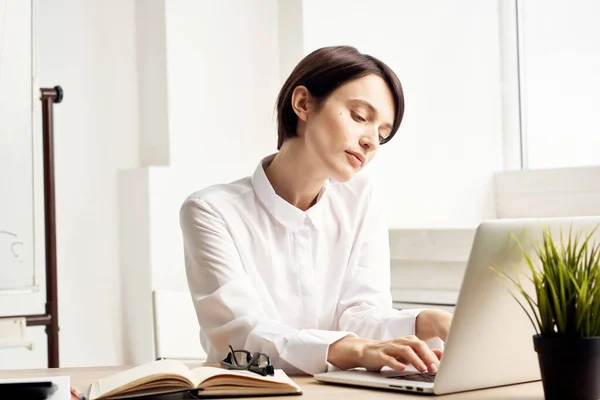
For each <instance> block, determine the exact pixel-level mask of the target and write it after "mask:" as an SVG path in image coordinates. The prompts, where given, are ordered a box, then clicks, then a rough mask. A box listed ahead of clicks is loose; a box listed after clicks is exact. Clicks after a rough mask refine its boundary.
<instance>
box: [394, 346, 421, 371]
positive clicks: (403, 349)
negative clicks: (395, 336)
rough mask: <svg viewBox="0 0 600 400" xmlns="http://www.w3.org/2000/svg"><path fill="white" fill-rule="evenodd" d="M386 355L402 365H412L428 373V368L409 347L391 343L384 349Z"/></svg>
mask: <svg viewBox="0 0 600 400" xmlns="http://www.w3.org/2000/svg"><path fill="white" fill-rule="evenodd" d="M384 351H385V353H386V354H387V355H389V356H392V357H394V358H395V359H396V360H398V361H400V362H402V363H408V364H412V365H413V366H414V367H415V368H416V369H418V370H419V371H421V372H425V371H427V366H426V365H425V363H424V362H423V360H421V358H420V357H419V356H418V355H417V353H416V352H415V351H414V350H413V348H412V347H411V346H409V345H402V344H394V343H390V344H389V345H388V346H386V347H385V349H384Z"/></svg>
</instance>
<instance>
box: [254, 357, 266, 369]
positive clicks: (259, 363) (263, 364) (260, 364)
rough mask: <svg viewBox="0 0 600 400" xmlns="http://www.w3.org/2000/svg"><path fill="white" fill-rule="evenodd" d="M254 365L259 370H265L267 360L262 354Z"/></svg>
mask: <svg viewBox="0 0 600 400" xmlns="http://www.w3.org/2000/svg"><path fill="white" fill-rule="evenodd" d="M254 365H256V366H257V367H260V368H266V367H267V366H268V365H269V358H268V357H267V356H266V355H264V354H260V355H259V357H258V358H257V359H256V361H255V363H254Z"/></svg>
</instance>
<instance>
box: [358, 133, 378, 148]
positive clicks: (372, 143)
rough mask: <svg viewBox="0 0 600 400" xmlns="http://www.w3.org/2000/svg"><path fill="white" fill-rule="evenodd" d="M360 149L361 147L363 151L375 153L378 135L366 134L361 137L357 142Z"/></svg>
mask: <svg viewBox="0 0 600 400" xmlns="http://www.w3.org/2000/svg"><path fill="white" fill-rule="evenodd" d="M358 143H359V144H360V147H362V148H363V149H364V150H365V151H367V152H370V151H375V150H377V147H378V146H379V135H378V134H375V135H373V134H366V135H362V136H361V137H360V139H359V140H358Z"/></svg>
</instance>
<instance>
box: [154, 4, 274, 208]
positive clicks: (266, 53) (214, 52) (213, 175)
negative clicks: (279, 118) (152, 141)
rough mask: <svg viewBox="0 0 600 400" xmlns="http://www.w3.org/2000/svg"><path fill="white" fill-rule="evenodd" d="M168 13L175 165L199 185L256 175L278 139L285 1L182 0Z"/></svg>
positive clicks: (171, 123)
mask: <svg viewBox="0 0 600 400" xmlns="http://www.w3.org/2000/svg"><path fill="white" fill-rule="evenodd" d="M165 14H166V36H167V71H168V73H167V81H168V109H169V144H170V157H171V164H170V165H172V166H174V167H178V168H182V169H187V170H189V171H193V175H197V176H199V177H200V179H199V181H198V184H200V187H199V188H201V187H202V186H208V185H210V184H214V183H222V182H228V181H232V180H235V179H238V178H240V177H243V176H247V175H250V174H251V173H252V172H253V171H254V168H255V167H256V164H257V163H258V161H259V160H260V159H261V158H262V157H264V156H266V155H268V154H270V153H274V152H275V151H276V145H277V134H276V131H275V122H274V114H273V110H274V107H275V98H276V96H277V93H278V90H279V86H280V84H279V51H278V38H277V28H278V24H277V1H276V0H254V1H248V0H228V1H220V0H208V1H193V0H176V1H168V2H167V3H166V13H165ZM182 200H183V199H182Z"/></svg>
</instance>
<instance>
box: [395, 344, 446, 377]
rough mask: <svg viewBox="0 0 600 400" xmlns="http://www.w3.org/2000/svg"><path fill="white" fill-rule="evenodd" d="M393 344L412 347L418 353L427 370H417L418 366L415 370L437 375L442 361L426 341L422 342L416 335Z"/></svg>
mask: <svg viewBox="0 0 600 400" xmlns="http://www.w3.org/2000/svg"><path fill="white" fill-rule="evenodd" d="M393 342H394V343H397V344H403V345H407V346H410V347H411V348H412V349H413V350H414V351H415V352H416V353H417V356H418V357H419V358H420V359H421V360H422V361H423V363H424V364H425V365H426V368H425V369H420V368H417V366H416V365H415V368H417V369H420V370H421V371H423V372H425V371H429V372H430V373H432V374H435V373H436V372H437V370H438V367H439V365H440V360H439V358H438V356H437V355H436V354H435V353H434V352H433V351H432V350H431V349H430V348H429V346H427V343H425V342H424V341H422V340H421V339H419V338H418V337H416V336H414V335H412V336H405V337H400V338H396V339H394V341H393ZM413 365H414V364H413Z"/></svg>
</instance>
